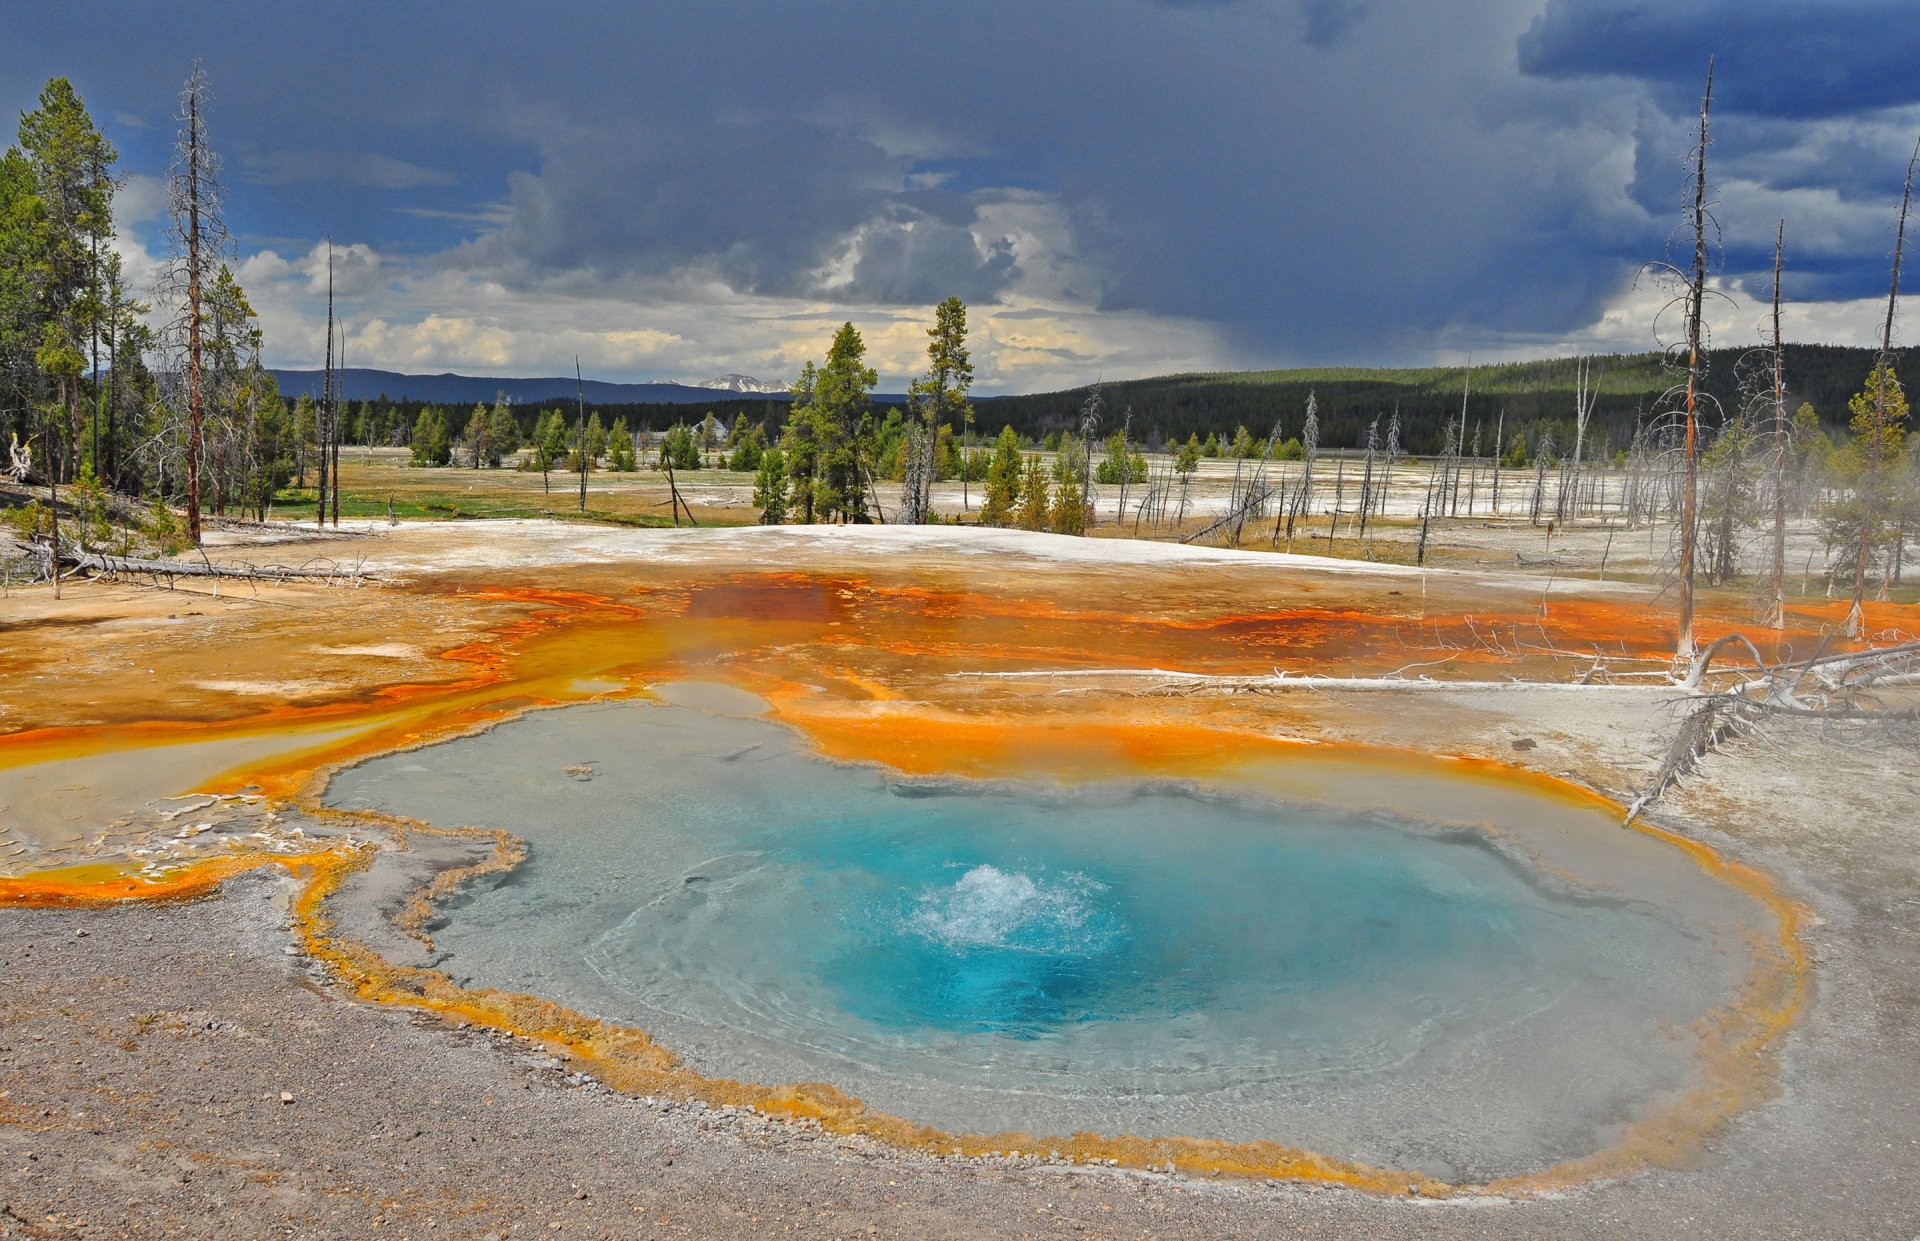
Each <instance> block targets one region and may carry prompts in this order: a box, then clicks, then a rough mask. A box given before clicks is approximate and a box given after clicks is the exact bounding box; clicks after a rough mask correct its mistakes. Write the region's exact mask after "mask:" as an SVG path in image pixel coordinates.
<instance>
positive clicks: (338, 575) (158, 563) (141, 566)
mask: <svg viewBox="0 0 1920 1241" xmlns="http://www.w3.org/2000/svg"><path fill="white" fill-rule="evenodd" d="M36 550H38V552H39V553H40V558H41V559H42V560H47V559H50V554H49V551H48V549H47V548H45V547H39V548H37V549H36ZM59 562H60V563H61V564H63V565H72V566H73V567H74V568H76V569H85V570H88V571H90V572H93V573H98V574H101V575H103V576H106V577H152V578H154V579H156V580H158V579H161V578H164V579H166V580H167V581H168V583H169V584H171V583H172V581H173V579H175V578H182V577H188V578H213V579H215V580H219V581H238V582H326V583H329V584H336V583H338V584H345V585H355V586H357V585H359V584H360V583H362V582H369V581H378V580H379V578H378V576H377V575H375V574H372V573H368V572H366V571H364V570H362V569H360V568H357V567H355V568H346V567H344V566H342V565H338V564H335V563H333V562H332V561H328V562H326V563H325V564H315V563H312V562H309V563H308V564H305V565H301V566H298V567H287V566H284V565H246V564H215V563H214V562H213V561H211V560H208V559H206V557H205V556H204V555H203V556H202V557H201V559H200V560H199V561H192V560H146V559H142V558H140V557H136V556H106V555H101V554H99V553H97V552H83V551H76V550H74V549H72V548H62V549H61V551H60V555H59Z"/></svg>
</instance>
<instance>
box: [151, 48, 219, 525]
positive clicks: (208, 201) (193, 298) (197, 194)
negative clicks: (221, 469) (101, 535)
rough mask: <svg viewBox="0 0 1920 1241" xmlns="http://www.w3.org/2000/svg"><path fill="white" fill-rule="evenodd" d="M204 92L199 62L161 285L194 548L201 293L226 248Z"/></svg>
mask: <svg viewBox="0 0 1920 1241" xmlns="http://www.w3.org/2000/svg"><path fill="white" fill-rule="evenodd" d="M210 94H211V92H210V91H209V89H208V86H207V74H206V70H205V69H203V68H202V67H201V66H200V64H199V62H197V61H196V62H195V63H194V66H193V71H192V72H191V73H190V74H189V75H188V76H187V83H186V86H185V87H184V88H183V89H182V90H181V92H180V133H179V137H178V139H177V140H176V142H175V144H174V159H173V168H172V171H171V173H170V175H169V178H168V203H167V206H168V216H169V218H170V220H171V224H172V228H171V230H170V232H171V237H170V240H171V247H170V248H171V253H170V255H169V257H168V263H167V267H166V271H165V274H164V276H163V286H164V288H165V290H166V291H167V292H168V293H169V294H170V295H171V300H173V301H174V302H175V303H176V310H175V314H174V317H173V320H172V322H171V323H170V324H169V328H170V329H171V331H170V334H171V335H172V337H173V338H174V344H175V346H176V347H177V348H180V349H181V350H182V351H183V352H184V354H185V358H184V361H185V366H184V367H183V368H182V369H183V370H184V372H185V379H186V407H187V410H186V412H187V444H186V466H187V469H186V475H187V537H188V538H189V539H190V540H192V541H193V543H194V544H195V545H198V544H199V542H200V482H201V479H200V474H201V456H202V454H203V453H204V451H205V448H204V442H203V438H202V422H203V420H204V417H205V404H204V402H205V394H204V393H203V392H202V391H201V388H202V384H203V357H202V346H203V343H204V342H203V341H202V330H203V328H204V327H205V323H206V318H205V309H204V306H203V300H204V298H203V295H204V293H205V289H206V285H207V282H208V280H209V278H210V277H211V276H212V275H213V274H214V273H215V271H216V270H217V269H218V266H219V263H220V260H221V258H222V257H223V255H224V253H225V251H226V247H227V231H226V225H225V222H224V217H223V214H222V211H221V206H222V201H223V198H224V195H223V194H222V191H221V188H220V179H219V171H220V161H219V158H218V157H217V156H216V155H215V154H214V153H213V151H212V149H211V148H209V147H208V145H207V115H206V105H207V101H208V99H209V97H210Z"/></svg>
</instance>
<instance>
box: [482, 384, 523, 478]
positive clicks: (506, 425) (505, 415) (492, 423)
mask: <svg viewBox="0 0 1920 1241" xmlns="http://www.w3.org/2000/svg"><path fill="white" fill-rule="evenodd" d="M487 445H488V447H489V449H490V450H491V452H492V456H493V461H492V464H494V465H499V464H500V462H501V461H502V460H504V459H505V458H506V456H507V454H508V453H513V452H518V451H520V423H519V421H518V420H517V419H516V418H514V416H513V409H512V407H511V406H509V405H508V404H507V399H506V397H504V396H499V397H495V398H494V402H493V411H492V412H491V413H490V414H488V415H487Z"/></svg>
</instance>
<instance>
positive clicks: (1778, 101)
mask: <svg viewBox="0 0 1920 1241" xmlns="http://www.w3.org/2000/svg"><path fill="white" fill-rule="evenodd" d="M1519 51H1520V68H1521V71H1522V72H1525V73H1530V74H1535V75H1538V76H1541V77H1555V78H1574V77H1595V76H1613V77H1622V78H1629V79H1633V80H1635V81H1641V82H1647V83H1650V84H1653V85H1654V86H1656V87H1657V88H1659V90H1660V91H1661V93H1662V96H1663V98H1664V100H1665V102H1666V103H1667V104H1668V105H1669V106H1674V107H1684V106H1685V104H1686V103H1687V101H1689V100H1691V101H1694V104H1695V106H1696V107H1697V106H1698V102H1697V101H1698V98H1699V95H1700V91H1701V89H1702V87H1704V86H1705V84H1706V67H1707V57H1708V55H1709V54H1717V55H1718V57H1719V74H1718V76H1717V78H1716V80H1715V86H1714V105H1715V107H1716V109H1717V110H1719V111H1721V112H1723V113H1734V112H1739V113H1751V114H1754V115H1758V116H1782V117H1829V116H1842V115H1846V114H1849V113H1854V112H1859V111H1863V110H1867V109H1873V108H1885V107H1893V106H1897V105H1900V104H1909V103H1914V102H1917V101H1920V73H1916V72H1915V65H1916V64H1920V20H1916V10H1915V7H1914V4H1913V2H1912V0H1789V2H1788V3H1773V4H1767V3H1756V2H1755V0H1663V2H1661V3H1648V2H1646V0H1547V6H1546V9H1545V11H1543V12H1542V13H1541V14H1540V16H1539V17H1538V18H1537V19H1535V21H1534V23H1533V25H1532V26H1531V27H1530V28H1529V29H1528V30H1527V32H1526V33H1525V34H1524V35H1522V36H1521V38H1520V44H1519Z"/></svg>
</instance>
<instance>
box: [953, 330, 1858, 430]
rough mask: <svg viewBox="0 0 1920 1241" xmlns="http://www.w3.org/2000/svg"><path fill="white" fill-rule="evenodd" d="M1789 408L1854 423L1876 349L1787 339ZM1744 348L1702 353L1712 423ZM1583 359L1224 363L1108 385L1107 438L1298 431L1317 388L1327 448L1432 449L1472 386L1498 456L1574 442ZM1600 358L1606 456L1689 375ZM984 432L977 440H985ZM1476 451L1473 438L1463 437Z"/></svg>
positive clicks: (998, 416) (982, 419)
mask: <svg viewBox="0 0 1920 1241" xmlns="http://www.w3.org/2000/svg"><path fill="white" fill-rule="evenodd" d="M1785 352H1786V382H1787V405H1788V409H1789V410H1792V409H1797V408H1798V407H1799V405H1800V403H1801V402H1803V401H1805V402H1809V403H1811V404H1812V405H1813V407H1814V409H1815V410H1816V411H1817V412H1818V413H1819V415H1820V419H1821V421H1822V422H1824V423H1826V424H1827V425H1828V426H1830V427H1840V426H1843V425H1844V424H1845V423H1846V421H1847V398H1848V397H1850V396H1852V395H1853V394H1854V393H1855V392H1858V391H1859V390H1860V387H1861V385H1862V383H1863V382H1864V381H1865V380H1866V377H1867V372H1868V371H1869V370H1871V369H1872V366H1873V351H1872V350H1868V349H1856V348H1851V347H1847V346H1840V345H1793V344H1789V345H1788V346H1787V347H1786V351H1785ZM1748 353H1749V350H1746V349H1714V350H1710V351H1709V352H1708V357H1707V362H1708V367H1707V378H1706V384H1705V396H1706V397H1707V398H1709V399H1708V400H1707V401H1706V402H1704V408H1705V409H1706V415H1705V416H1706V419H1707V424H1708V426H1709V427H1717V426H1719V424H1720V421H1721V414H1720V411H1721V410H1725V411H1726V412H1728V413H1733V412H1736V411H1737V410H1738V409H1739V407H1740V400H1741V397H1740V383H1739V378H1738V371H1739V370H1740V366H1739V363H1740V361H1741V359H1742V357H1743V356H1746V355H1747V354H1748ZM1580 361H1581V359H1578V358H1549V359H1545V360H1542V361H1538V362H1504V363H1494V364H1490V365H1482V366H1475V367H1473V368H1472V370H1471V372H1469V371H1468V370H1467V369H1465V368H1463V367H1430V368H1424V369H1413V368H1401V369H1388V368H1371V367H1322V368H1314V369H1300V370H1282V371H1227V372H1218V373H1212V374H1202V373H1196V374H1184V375H1165V376H1161V377H1159V378H1154V379H1134V380H1126V381H1121V382H1115V383H1109V384H1106V385H1104V386H1103V387H1102V389H1101V399H1102V405H1103V409H1102V413H1101V423H1100V426H1101V431H1100V433H1101V434H1102V435H1107V434H1111V433H1112V432H1113V431H1115V430H1117V429H1118V428H1119V427H1120V424H1121V423H1122V421H1123V420H1125V419H1126V417H1127V414H1128V411H1131V412H1132V415H1133V435H1134V438H1135V439H1137V440H1142V441H1151V440H1152V439H1153V438H1154V437H1155V436H1156V435H1157V436H1158V437H1160V438H1161V439H1163V440H1184V439H1186V438H1187V436H1189V435H1192V434H1197V435H1199V437H1200V438H1201V439H1203V440H1204V439H1205V438H1206V437H1207V436H1208V435H1209V434H1217V435H1219V436H1221V437H1222V438H1230V437H1231V436H1232V435H1233V432H1234V429H1235V428H1236V427H1238V426H1242V425H1244V426H1245V427H1247V429H1248V430H1249V431H1250V432H1251V433H1252V434H1253V435H1254V436H1255V437H1256V438H1260V437H1264V436H1265V435H1266V434H1267V433H1268V432H1269V431H1270V430H1272V428H1273V426H1274V425H1275V423H1276V422H1277V423H1278V424H1279V425H1280V427H1281V433H1282V434H1283V435H1286V436H1289V437H1295V436H1298V435H1299V434H1300V428H1301V424H1302V423H1303V422H1304V421H1305V418H1306V405H1307V397H1308V395H1309V394H1311V395H1312V396H1313V398H1314V401H1315V404H1316V406H1317V408H1318V411H1319V419H1320V444H1321V447H1323V448H1352V447H1355V446H1357V445H1361V444H1364V443H1365V439H1366V433H1367V428H1368V426H1369V425H1370V424H1371V423H1372V422H1373V420H1374V419H1375V418H1378V419H1379V420H1380V425H1379V430H1380V434H1381V435H1382V436H1383V437H1384V436H1385V434H1386V429H1387V423H1388V421H1389V420H1390V419H1391V418H1392V417H1393V415H1394V413H1395V412H1396V411H1397V412H1398V413H1399V415H1400V421H1401V443H1402V444H1403V445H1404V446H1405V447H1406V449H1407V450H1408V451H1409V452H1413V453H1434V452H1438V451H1439V450H1440V448H1441V444H1442V442H1443V440H1444V436H1445V432H1444V428H1445V426H1446V424H1447V422H1448V421H1449V420H1450V419H1453V418H1457V417H1459V415H1460V410H1461V405H1462V397H1463V389H1465V387H1466V386H1467V385H1466V382H1465V381H1466V380H1467V379H1468V378H1469V377H1470V378H1471V381H1472V382H1471V392H1470V393H1467V394H1465V405H1466V411H1467V427H1468V435H1469V438H1471V436H1472V435H1473V433H1474V428H1475V427H1476V426H1477V427H1478V428H1479V431H1480V435H1481V440H1482V443H1481V447H1482V451H1490V450H1491V448H1492V445H1493V433H1494V430H1495V428H1496V427H1501V428H1502V433H1503V434H1504V435H1505V437H1506V438H1507V439H1508V440H1511V439H1512V438H1513V436H1514V434H1515V433H1516V432H1518V433H1521V434H1523V435H1525V436H1526V437H1527V439H1528V441H1529V442H1530V443H1531V442H1533V441H1535V440H1536V438H1537V437H1538V436H1539V435H1540V434H1541V433H1542V432H1545V431H1551V433H1552V434H1553V437H1554V442H1555V443H1556V444H1559V445H1562V446H1565V445H1567V444H1570V443H1572V440H1573V403H1574V386H1575V372H1576V368H1577V365H1578V363H1579V362H1580ZM1586 361H1588V362H1589V363H1590V364H1591V366H1592V379H1591V382H1592V386H1593V388H1594V390H1595V392H1596V393H1597V399H1596V402H1595V409H1594V416H1593V425H1592V426H1591V427H1590V428H1589V437H1590V440H1591V441H1592V442H1594V443H1596V444H1599V445H1601V446H1603V447H1604V448H1606V449H1608V450H1611V449H1614V448H1619V447H1622V446H1624V445H1625V444H1626V443H1627V442H1628V441H1629V440H1630V439H1631V438H1632V435H1633V430H1634V427H1635V425H1636V424H1637V423H1639V422H1640V421H1641V420H1643V419H1646V418H1649V417H1651V416H1652V415H1653V413H1654V411H1655V409H1656V407H1658V406H1659V404H1660V398H1661V395H1662V393H1664V392H1666V391H1667V389H1668V388H1670V387H1671V386H1673V385H1674V384H1676V383H1680V382H1684V380H1685V372H1684V371H1682V372H1680V373H1678V374H1676V373H1675V372H1673V371H1672V370H1669V369H1667V368H1666V367H1664V366H1663V365H1662V362H1661V358H1660V355H1658V354H1652V353H1642V354H1612V355H1603V356H1597V357H1592V358H1588V359H1586ZM1089 391H1090V389H1088V388H1084V387H1083V388H1074V389H1070V390H1068V391H1064V392H1045V393H1036V394H1032V395H1026V396H997V397H982V398H976V399H975V401H974V407H975V409H976V410H977V411H978V427H979V428H981V429H982V430H984V431H985V433H987V434H991V433H992V432H993V431H996V430H998V429H999V428H1000V427H1001V426H1003V425H1005V426H1011V427H1013V428H1014V429H1015V430H1016V431H1019V432H1021V433H1022V434H1025V435H1029V436H1035V437H1038V436H1041V435H1045V434H1047V433H1048V432H1050V431H1056V430H1065V429H1077V427H1078V424H1079V413H1080V407H1081V405H1082V404H1083V403H1084V402H1085V401H1086V399H1087V394H1088V392H1089ZM979 433H980V432H979V431H976V434H979ZM1469 446H1471V445H1469Z"/></svg>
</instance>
